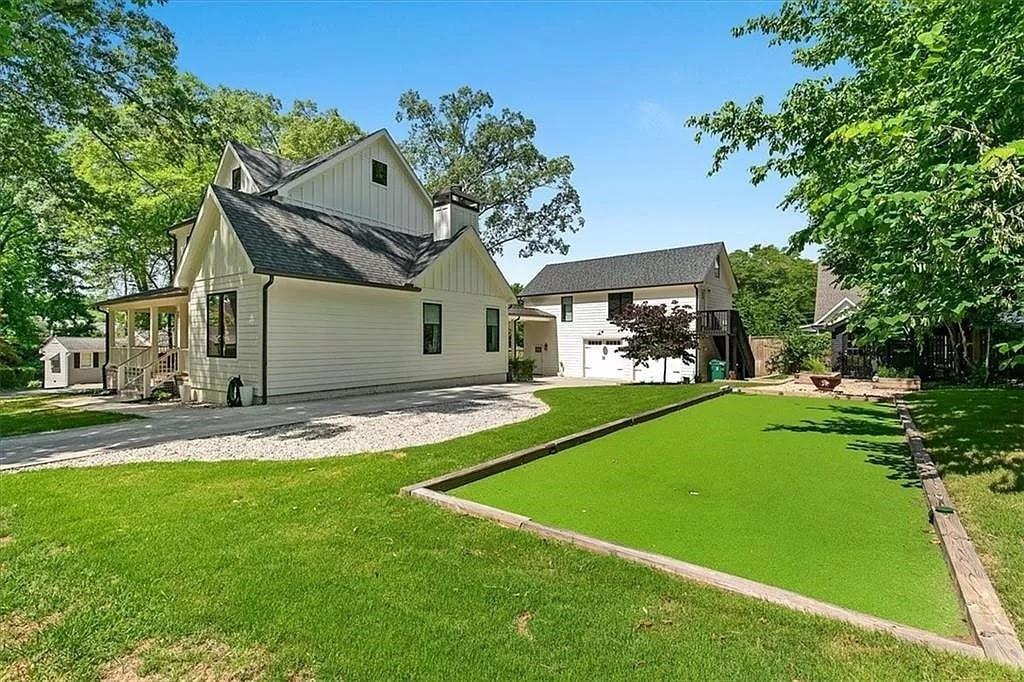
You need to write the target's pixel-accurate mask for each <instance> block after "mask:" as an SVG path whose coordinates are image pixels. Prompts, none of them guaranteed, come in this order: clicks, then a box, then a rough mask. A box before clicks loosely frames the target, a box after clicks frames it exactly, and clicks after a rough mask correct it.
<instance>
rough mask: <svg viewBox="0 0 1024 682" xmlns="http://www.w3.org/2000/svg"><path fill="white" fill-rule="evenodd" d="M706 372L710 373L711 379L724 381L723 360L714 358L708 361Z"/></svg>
mask: <svg viewBox="0 0 1024 682" xmlns="http://www.w3.org/2000/svg"><path fill="white" fill-rule="evenodd" d="M708 373H709V374H710V375H711V380H712V381H724V380H725V360H719V359H718V358H715V359H714V360H712V361H711V362H709V363H708Z"/></svg>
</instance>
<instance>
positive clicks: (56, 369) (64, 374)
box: [39, 336, 107, 388]
mask: <svg viewBox="0 0 1024 682" xmlns="http://www.w3.org/2000/svg"><path fill="white" fill-rule="evenodd" d="M39 354H40V355H41V356H42V358H43V388H67V387H68V386H74V385H75V384H98V383H100V382H102V381H103V365H104V363H106V361H107V353H106V340H105V339H104V338H103V337H101V336H100V337H89V336H51V337H50V339H49V340H48V341H47V342H46V343H45V344H43V347H42V350H40V351H39Z"/></svg>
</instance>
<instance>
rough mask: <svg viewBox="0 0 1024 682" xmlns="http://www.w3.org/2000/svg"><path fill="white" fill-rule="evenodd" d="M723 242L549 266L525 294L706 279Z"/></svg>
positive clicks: (660, 284)
mask: <svg viewBox="0 0 1024 682" xmlns="http://www.w3.org/2000/svg"><path fill="white" fill-rule="evenodd" d="M724 248H725V247H724V245H723V244H722V242H714V243H711V244H697V245H695V246H682V247H679V248H675V249H663V250H660V251H645V252H643V253H628V254H623V255H621V256H608V257H606V258H591V259H589V260H578V261H572V262H570V263H555V264H552V265H545V266H544V267H543V268H542V269H541V271H540V272H538V273H537V276H536V277H534V278H533V279H532V280H530V283H529V284H527V285H526V287H525V288H524V289H523V293H522V295H523V296H539V295H543V294H568V293H573V292H581V291H604V290H611V289H639V288H642V287H656V286H666V285H670V284H693V283H697V282H703V281H704V277H705V276H706V275H707V273H708V271H709V270H710V269H711V267H712V266H713V265H714V263H715V256H717V255H718V254H719V253H720V252H721V251H722V249H724Z"/></svg>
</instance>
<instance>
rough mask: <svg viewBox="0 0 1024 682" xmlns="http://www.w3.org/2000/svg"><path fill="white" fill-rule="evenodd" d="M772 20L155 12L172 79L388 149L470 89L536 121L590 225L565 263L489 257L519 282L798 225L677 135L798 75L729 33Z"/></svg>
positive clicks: (522, 10) (740, 9)
mask: <svg viewBox="0 0 1024 682" xmlns="http://www.w3.org/2000/svg"><path fill="white" fill-rule="evenodd" d="M774 5H775V3H772V2H677V3H659V4H647V5H639V4H625V3H623V4H609V3H602V4H584V3H574V4H547V3H517V4H514V5H513V4H506V3H486V4H427V3H411V2H409V3H394V4H386V5H385V4H343V3H333V2H279V3H275V2H185V1H183V0H171V2H170V3H169V4H167V5H164V6H158V7H156V8H154V9H153V14H154V15H155V16H156V17H157V18H159V19H160V20H161V21H163V22H164V23H166V24H167V25H168V26H169V27H170V28H171V29H172V30H173V31H174V33H175V35H176V37H177V40H178V45H179V48H180V58H179V64H180V66H181V68H183V69H186V70H188V71H192V72H193V73H195V74H197V75H198V76H199V77H201V78H202V79H204V80H205V81H207V82H209V83H212V84H224V85H229V86H232V87H237V88H250V89H255V90H259V91H263V92H271V93H273V94H274V95H276V96H277V97H278V98H280V99H281V100H282V101H283V102H285V104H286V105H290V103H291V101H292V100H294V99H299V98H301V99H313V100H316V101H317V103H319V104H320V105H321V106H322V107H329V106H335V107H337V108H338V109H339V110H340V111H341V113H342V114H343V115H344V116H346V117H348V118H351V119H353V120H355V121H356V122H358V123H359V124H360V125H361V126H362V127H363V128H364V129H366V130H373V129H376V128H380V127H387V128H388V129H389V130H391V132H392V134H393V135H394V136H395V137H396V138H397V139H402V137H404V133H405V130H404V126H403V125H402V124H399V123H396V122H395V110H396V103H397V100H398V97H399V95H400V94H401V93H402V92H404V91H405V90H408V89H410V88H413V89H417V90H419V91H420V92H421V93H422V94H423V95H424V96H426V97H428V98H430V99H431V100H435V99H436V98H437V96H438V95H440V94H442V93H445V92H449V91H451V90H453V89H454V88H456V87H458V86H460V85H464V84H465V85H470V86H472V87H474V88H480V89H484V90H488V91H489V92H490V93H491V94H492V95H493V96H494V99H495V103H496V104H497V105H498V106H499V107H510V108H512V109H518V110H520V111H522V112H523V113H525V114H526V115H528V116H530V117H531V118H533V119H534V121H536V123H537V143H538V146H539V148H540V149H541V151H542V152H544V153H545V154H548V155H550V156H554V155H560V154H568V155H569V156H570V157H571V158H572V160H573V162H574V164H575V167H576V171H575V173H574V174H573V180H574V184H575V186H576V188H577V189H578V190H579V192H580V194H581V196H582V200H583V210H584V216H585V218H586V226H585V227H584V229H583V230H582V231H580V232H579V233H577V234H575V235H572V236H571V238H570V242H571V245H572V248H571V250H570V252H569V255H568V256H561V255H558V254H555V255H544V254H542V255H537V256H534V257H532V258H529V259H520V258H518V256H517V255H516V254H515V253H514V252H506V253H505V254H504V255H503V256H501V257H499V258H498V263H499V265H500V266H501V268H502V270H503V271H504V272H505V274H506V276H507V277H508V279H509V281H519V282H523V283H525V282H526V281H528V280H529V279H530V278H531V277H532V276H533V275H534V274H535V273H536V272H537V271H538V270H539V269H540V267H541V266H542V265H544V264H545V263H548V262H554V261H559V260H571V259H577V258H588V257H594V256H602V255H610V254H615V253H624V252H630V251H643V250H648V249H658V248H667V247H672V246H680V245H684V244H691V243H699V242H706V241H715V240H722V241H724V242H725V243H726V245H727V246H728V247H729V249H730V250H732V249H735V248H746V247H748V246H750V245H751V244H755V243H773V244H779V245H782V244H785V242H786V240H787V238H788V237H789V235H790V234H791V233H792V232H794V231H795V230H796V229H798V228H800V227H801V226H802V225H803V217H802V216H801V215H799V214H796V213H792V212H790V213H784V212H782V211H780V210H778V208H777V205H778V203H779V202H780V200H781V199H782V196H783V194H784V192H785V190H786V187H787V185H786V184H785V183H783V182H781V181H777V180H774V179H773V180H769V181H767V182H766V183H764V184H762V185H760V186H759V187H753V186H751V185H750V184H749V182H748V181H747V173H746V169H747V166H749V165H750V163H751V161H752V160H753V159H754V157H752V156H746V157H744V156H741V157H737V158H736V159H734V160H733V161H732V162H731V163H730V164H728V166H727V167H726V169H725V170H724V171H723V172H721V173H719V174H718V175H716V176H714V177H710V178H709V177H707V169H708V167H709V162H710V157H711V152H712V145H711V143H709V142H705V143H703V144H702V145H697V144H695V143H694V142H693V131H692V130H689V129H687V128H685V127H684V126H683V121H684V120H685V119H686V118H687V116H689V115H691V114H696V113H702V112H705V111H710V110H712V109H714V108H716V107H717V106H718V105H719V104H721V103H722V102H723V101H725V100H727V99H736V100H738V101H746V100H748V99H750V98H751V97H754V96H755V95H758V94H763V95H765V96H766V97H767V98H768V101H769V102H770V103H774V102H776V101H778V100H779V99H780V98H781V97H782V95H784V93H785V92H786V90H787V89H788V88H789V87H790V86H791V85H792V84H793V83H794V82H795V81H796V80H798V79H800V78H802V77H804V76H805V75H806V74H805V72H803V71H801V70H800V69H798V68H797V67H795V66H793V65H792V64H791V63H790V60H789V55H788V52H787V51H786V50H785V49H780V48H769V47H768V46H767V44H766V41H765V40H764V39H763V38H761V37H745V38H733V37H732V36H731V34H730V29H731V27H733V26H735V25H737V24H739V23H741V22H742V21H743V20H744V19H745V18H746V17H749V16H753V15H756V14H760V13H763V12H766V11H770V10H771V9H772V8H773V7H774ZM513 251H514V250H513Z"/></svg>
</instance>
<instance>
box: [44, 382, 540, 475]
mask: <svg viewBox="0 0 1024 682" xmlns="http://www.w3.org/2000/svg"><path fill="white" fill-rule="evenodd" d="M547 410H548V407H547V405H546V404H545V403H544V402H542V401H541V400H539V399H538V398H536V397H535V396H534V395H533V394H532V393H522V394H517V395H508V396H500V397H495V398H489V399H480V398H474V399H470V400H452V401H449V402H443V403H438V404H434V405H430V406H425V407H415V408H405V409H402V410H395V411H389V412H382V413H377V414H368V415H344V416H336V417H323V418H319V419H314V420H311V421H306V422H302V423H298V424H289V425H286V426H276V427H273V428H267V429H258V430H254V431H244V432H241V433H234V434H227V435H220V436H210V437H207V438H193V439H190V440H175V441H169V442H165V443H160V444H158V445H150V446H147V447H140V448H130V449H122V450H112V451H109V452H103V453H101V454H95V455H87V456H85V457H79V458H76V459H67V460H61V461H57V462H53V463H50V464H45V465H42V467H39V468H43V467H45V468H54V467H82V466H97V465H106V464H124V463H128V462H173V461H181V460H195V461H207V462H212V461H218V460H232V459H261V460H294V459H313V458H317V457H329V456H334V455H351V454H356V453H360V452H375V451H382V450H397V449H400V448H407V447H412V446H414V445H426V444H428V443H437V442H440V441H443V440H448V439H450V438H455V437H457V436H463V435H466V434H470V433H475V432H476V431H483V430H485V429H491V428H494V427H496V426H502V425H504V424H511V423H513V422H517V421H523V420H525V419H530V418H531V417H536V416H537V415H540V414H543V413H544V412H547Z"/></svg>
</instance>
